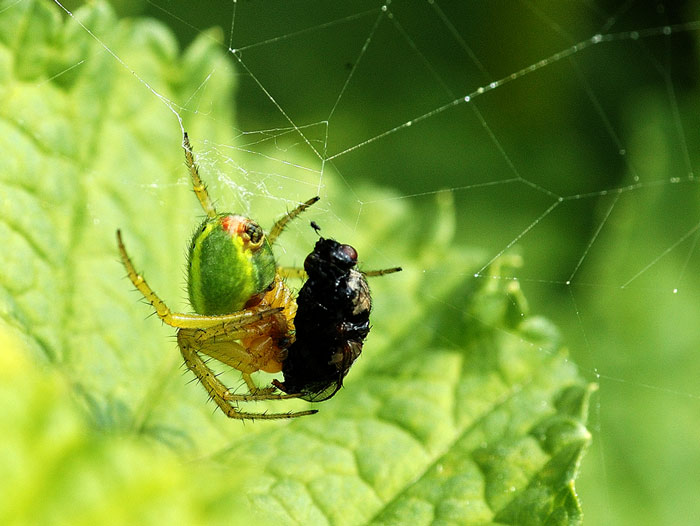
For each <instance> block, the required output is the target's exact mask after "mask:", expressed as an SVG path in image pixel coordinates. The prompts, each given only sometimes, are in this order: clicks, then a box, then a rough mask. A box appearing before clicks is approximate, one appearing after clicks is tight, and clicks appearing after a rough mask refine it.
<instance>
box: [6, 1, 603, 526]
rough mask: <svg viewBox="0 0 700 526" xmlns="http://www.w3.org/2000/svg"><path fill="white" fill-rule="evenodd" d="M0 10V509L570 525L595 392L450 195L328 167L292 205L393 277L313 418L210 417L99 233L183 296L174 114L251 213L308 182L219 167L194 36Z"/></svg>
mask: <svg viewBox="0 0 700 526" xmlns="http://www.w3.org/2000/svg"><path fill="white" fill-rule="evenodd" d="M0 13H2V16H0V100H2V101H3V104H2V105H0V148H1V149H2V151H3V152H4V153H3V170H2V171H1V173H0V183H1V184H2V200H1V201H0V211H1V214H0V245H1V246H2V247H3V251H2V255H1V256H0V265H1V266H0V268H1V269H2V271H1V273H0V346H1V347H2V355H0V361H1V364H2V368H0V375H1V382H2V383H1V384H0V397H1V400H0V404H1V405H2V407H3V408H5V410H4V411H3V412H2V414H1V415H0V422H1V423H0V427H2V429H4V430H6V431H4V432H3V440H2V451H0V469H2V472H3V474H4V475H3V477H2V479H1V480H2V481H1V482H0V491H1V492H2V494H3V495H4V496H9V497H10V498H4V499H3V504H2V505H0V522H2V523H3V524H24V523H27V524H29V523H52V524H83V523H85V524H87V523H90V524H94V523H99V524H118V523H126V522H133V521H138V522H139V523H140V524H150V523H156V522H158V523H179V524H217V523H222V524H223V523H225V524H231V523H232V522H240V523H247V521H248V520H249V514H250V513H253V512H254V513H256V514H258V517H259V518H262V519H265V520H268V521H270V522H274V523H276V524H337V525H354V524H382V525H389V524H417V525H421V524H490V523H498V524H518V525H523V524H533V525H538V524H547V525H550V524H557V525H559V524H567V525H571V524H580V523H581V509H580V506H579V503H578V499H577V497H576V494H575V492H574V485H573V481H574V479H575V476H576V473H577V470H578V466H579V463H580V461H581V457H582V454H583V451H584V450H585V448H586V446H587V444H588V443H589V441H590V435H589V433H588V431H587V430H586V428H585V425H584V423H585V420H586V414H587V408H588V400H589V396H590V393H591V391H592V388H591V386H588V385H586V384H585V383H584V382H583V380H582V379H581V378H580V376H579V375H578V372H577V369H576V367H575V365H574V364H572V363H571V362H569V361H568V359H567V354H566V350H565V349H564V348H563V346H562V344H561V342H560V338H559V335H558V333H557V330H556V328H555V327H553V326H552V325H551V324H550V323H549V322H547V321H546V320H544V319H542V318H540V317H537V316H533V315H530V314H529V313H528V312H527V310H528V309H527V305H526V302H525V299H524V297H523V294H522V292H521V290H520V288H519V285H518V282H517V280H516V279H515V272H516V270H517V268H518V267H519V266H520V264H521V258H520V257H519V256H518V255H517V254H515V253H508V254H505V255H503V256H502V257H501V258H499V259H498V260H497V261H495V262H494V263H492V264H491V265H490V267H488V269H486V270H484V271H480V269H482V267H483V266H484V265H485V262H486V258H485V255H484V254H482V253H480V251H478V250H475V249H472V248H467V247H461V246H454V245H453V244H452V231H453V230H454V225H453V221H454V210H453V208H452V203H451V201H450V196H449V194H445V195H439V196H438V198H437V200H436V202H435V206H434V209H433V210H432V211H431V214H430V217H427V216H423V215H421V214H420V213H419V212H417V211H416V210H413V209H411V208H410V207H409V205H408V203H407V202H406V200H400V199H393V197H395V195H394V194H393V193H391V192H390V191H389V190H384V189H378V188H372V187H366V188H362V189H361V190H362V193H364V194H367V193H371V195H374V196H376V198H377V199H382V200H383V199H385V200H384V201H382V207H381V210H377V209H374V210H373V209H371V207H369V208H366V209H362V208H361V205H360V204H359V203H357V202H353V201H352V199H348V195H349V193H348V188H347V187H345V186H344V184H343V182H342V179H341V178H340V177H338V176H337V175H335V174H334V173H333V172H332V170H331V168H330V167H327V168H326V171H325V172H324V177H323V187H322V192H321V196H322V199H323V200H322V202H321V203H320V204H319V205H318V210H315V211H313V212H310V213H309V219H312V218H320V219H318V220H319V221H321V222H322V225H323V228H324V232H329V233H332V235H333V236H334V237H338V238H339V239H341V240H342V241H344V242H351V243H352V244H353V245H354V246H356V247H357V249H358V252H359V253H360V254H361V256H362V257H363V258H364V261H365V267H366V268H372V267H373V268H378V267H382V266H390V265H395V264H400V265H402V266H403V267H404V269H405V270H404V272H402V273H401V274H398V275H392V276H386V277H383V278H377V279H374V280H373V281H372V283H371V285H372V290H373V295H374V298H375V302H376V309H375V311H374V312H373V329H372V333H371V334H370V336H369V338H368V341H367V344H366V345H365V349H364V352H363V355H362V358H361V359H360V360H358V362H357V364H356V365H355V366H354V367H353V370H352V371H351V372H350V374H349V375H348V377H347V380H346V387H345V388H344V389H342V390H341V392H340V393H339V394H338V395H337V396H335V397H334V398H333V399H332V400H330V401H328V402H325V403H323V404H319V405H318V406H317V408H318V409H319V410H320V413H319V414H317V415H314V416H312V417H305V418H301V419H298V420H294V421H284V422H254V423H246V424H245V425H244V424H242V423H241V422H238V421H229V420H228V419H226V418H225V417H224V416H223V415H222V414H221V413H220V412H217V411H214V410H213V405H212V404H211V403H207V397H206V393H205V392H204V391H203V390H202V389H201V387H200V386H199V385H198V384H196V383H194V382H190V380H191V378H190V376H189V373H185V374H184V376H183V373H182V370H181V359H180V356H179V353H178V352H177V349H176V346H175V344H174V342H173V338H172V336H173V331H172V330H171V329H170V328H168V327H164V326H162V324H160V323H159V322H158V321H157V320H156V319H147V318H148V316H149V314H150V310H149V309H150V307H149V306H147V305H141V304H140V303H139V302H138V301H137V300H138V294H137V293H135V292H134V291H133V290H132V287H131V285H130V283H129V282H128V280H125V279H124V270H123V269H122V268H121V266H120V264H119V262H118V257H117V253H116V244H115V239H114V233H115V231H116V229H117V228H121V229H122V232H123V233H124V237H125V241H126V243H127V246H128V248H129V251H130V253H131V255H132V257H133V259H134V262H135V264H136V265H137V267H138V268H139V270H141V271H143V273H144V274H145V275H146V277H147V279H148V280H149V283H150V284H151V286H152V287H153V288H154V289H155V290H156V291H157V292H158V293H159V295H160V296H161V297H162V298H164V299H165V300H166V302H168V303H169V304H170V305H171V307H172V308H174V309H180V310H187V306H186V305H185V304H184V301H183V300H182V298H183V296H184V295H183V293H182V282H183V275H182V266H183V265H184V255H183V254H184V249H185V247H186V244H187V241H188V236H189V234H190V231H191V229H192V228H193V227H194V226H195V225H196V224H197V223H198V220H199V217H200V216H201V211H200V210H198V209H197V203H196V200H195V198H194V197H193V196H192V195H191V190H190V188H189V182H188V180H187V173H186V171H185V168H184V166H183V163H182V150H181V139H182V135H181V133H182V132H181V128H180V126H179V121H178V119H177V118H176V116H183V117H184V119H185V128H186V129H187V130H188V132H189V133H190V136H191V138H192V139H193V142H194V147H195V149H196V150H197V152H198V153H200V157H199V161H200V165H201V169H202V175H203V177H204V178H205V179H206V180H207V182H209V183H210V189H211V191H212V193H213V194H215V197H216V199H217V203H218V205H219V206H220V207H223V208H228V207H230V208H231V209H237V210H238V211H241V212H243V213H248V214H250V215H252V216H253V217H255V218H256V219H258V220H259V221H260V222H261V223H262V224H263V225H265V224H268V225H269V224H270V223H271V221H272V220H273V218H274V217H277V216H279V215H280V214H282V213H284V211H285V210H286V207H287V206H288V205H289V204H291V203H296V202H299V201H301V200H303V199H305V198H308V197H310V196H311V195H313V194H314V192H315V191H317V190H318V189H317V187H316V186H315V184H316V183H317V182H318V181H317V176H316V175H315V174H306V175H303V174H302V175H300V174H299V173H296V172H295V173H294V175H293V177H288V178H286V179H283V180H285V181H287V182H286V183H285V184H284V185H282V184H280V185H279V186H277V187H275V189H274V191H271V190H270V189H268V188H267V187H265V186H264V185H263V183H260V181H259V180H255V179H254V177H255V174H256V173H259V174H271V173H276V174H280V175H282V176H283V177H284V176H285V172H284V170H293V166H292V165H285V166H286V168H280V166H279V163H274V162H273V161H271V160H269V159H268V160H264V161H261V160H260V158H259V157H258V158H257V159H255V160H251V162H250V164H247V165H246V170H245V173H247V174H248V175H247V176H246V175H243V174H242V173H241V171H236V170H235V169H233V168H231V165H232V164H235V163H238V162H240V163H243V162H244V161H243V160H242V159H241V160H239V159H237V158H236V157H237V154H236V153H233V154H230V153H228V151H227V150H226V148H225V147H219V145H230V144H233V143H235V139H234V138H233V135H234V132H233V129H234V128H233V123H234V115H233V111H232V109H231V107H230V105H231V101H232V100H233V93H234V69H233V67H232V62H231V60H230V57H228V56H227V55H226V54H225V53H223V52H222V49H221V48H220V47H219V46H218V45H217V44H216V35H214V34H209V33H204V34H201V35H200V37H199V38H198V39H197V40H196V41H195V42H194V43H193V44H192V45H191V46H190V47H189V48H188V49H187V50H186V51H184V53H183V54H180V52H179V50H178V47H177V45H176V43H175V41H174V38H173V37H172V36H171V35H170V34H169V33H168V32H167V30H165V29H164V28H163V27H161V26H160V25H158V24H156V23H154V22H152V21H149V20H140V19H135V20H118V19H117V18H116V17H115V15H114V14H113V12H112V11H111V9H110V8H109V7H108V6H107V5H106V4H103V3H99V2H98V3H96V4H95V5H94V6H90V7H86V8H83V9H81V10H80V11H79V12H78V13H76V20H74V19H72V18H70V17H66V16H64V14H63V13H62V12H61V11H60V10H59V8H58V7H57V6H54V5H53V4H51V3H47V2H34V1H29V0H27V1H23V2H12V1H9V2H5V3H3V4H0ZM77 21H79V22H80V23H81V24H83V27H81V26H80V25H79V24H78V23H77ZM86 28H89V30H90V32H92V33H94V34H95V35H99V41H98V40H96V39H94V38H93V37H92V36H91V35H90V33H89V32H88V31H87V29H86ZM115 56H116V57H118V59H117V58H115ZM134 73H136V75H137V76H135V75H134ZM203 91H206V97H204V96H202V95H201V94H202V92H203ZM192 94H196V95H197V96H195V97H193V96H192ZM181 101H187V102H186V103H183V102H181ZM178 104H181V105H178ZM202 104H205V105H206V108H203V107H202V106H201V105H202ZM212 115H214V116H215V117H216V118H210V116H212ZM293 139H294V141H296V142H299V141H297V140H296V139H297V138H296V137H295V138H293ZM281 140H282V139H280V141H281ZM229 156H230V157H229ZM304 156H305V157H304ZM241 157H243V155H242V154H241ZM246 159H247V158H246ZM245 162H246V163H247V160H246V161H245ZM312 162H314V159H313V158H311V156H309V155H308V152H307V153H305V154H303V156H302V157H298V158H297V163H302V164H303V163H312ZM219 174H220V175H224V176H225V177H223V178H222V177H220V176H219V177H217V175H219ZM248 176H249V177H250V178H248ZM305 177H306V179H305ZM233 181H235V184H234V183H232V182H233ZM355 189H357V188H355ZM302 223H304V222H302ZM289 230H290V231H289V232H287V233H285V236H284V239H283V241H282V247H281V248H282V250H280V254H278V257H279V259H280V262H281V264H288V265H294V264H297V263H298V262H299V261H300V260H301V258H303V256H304V254H305V253H308V252H309V250H310V248H311V246H312V244H311V240H312V238H313V234H312V232H310V230H311V229H309V228H307V227H306V226H305V225H304V226H303V227H302V226H296V227H292V228H290V229H289ZM307 230H308V232H307ZM329 235H330V234H329ZM475 274H478V277H475ZM297 286H298V285H297ZM223 369H224V368H223V367H222V370H223ZM225 378H226V381H227V382H228V383H229V385H232V386H234V387H236V386H238V385H240V378H237V377H236V374H235V372H233V373H232V372H227V373H226V375H225ZM259 380H260V382H261V383H265V382H269V379H268V378H260V379H259ZM275 404H276V403H274V402H270V403H268V404H258V405H256V406H255V409H256V410H260V411H264V410H274V411H280V407H281V406H280V405H275ZM277 404H284V406H283V409H282V410H287V409H295V408H299V407H303V405H302V404H303V403H302V402H299V401H292V402H289V403H287V402H277ZM77 495H79V496H80V497H79V498H80V502H81V506H80V507H76V506H75V505H74V504H72V503H73V502H76V499H77V498H78V497H77ZM83 503H84V504H83ZM137 517H138V519H137Z"/></svg>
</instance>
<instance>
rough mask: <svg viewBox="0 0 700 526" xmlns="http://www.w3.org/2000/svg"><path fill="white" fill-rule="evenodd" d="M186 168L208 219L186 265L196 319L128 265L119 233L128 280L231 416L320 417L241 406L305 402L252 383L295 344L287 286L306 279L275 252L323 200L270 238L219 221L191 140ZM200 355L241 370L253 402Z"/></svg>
mask: <svg viewBox="0 0 700 526" xmlns="http://www.w3.org/2000/svg"><path fill="white" fill-rule="evenodd" d="M183 148H184V150H185V163H186V165H187V167H188V169H189V172H190V176H191V179H192V186H193V190H194V193H195V195H196V196H197V198H198V199H199V202H200V204H201V205H202V208H203V209H204V212H205V213H206V215H207V217H206V218H205V220H204V221H203V223H202V224H201V225H200V227H199V228H198V229H197V230H196V232H195V233H194V236H193V237H192V241H191V243H190V249H189V255H188V264H187V277H188V279H187V289H188V292H189V299H190V304H191V306H192V308H193V309H194V311H195V312H196V314H182V313H175V312H172V311H171V310H170V308H168V306H167V305H166V304H165V302H163V300H161V299H160V298H159V297H158V295H157V294H156V293H155V292H154V291H153V289H151V287H150V286H149V285H148V283H146V280H145V279H144V278H143V276H141V275H140V274H139V273H138V272H137V271H136V269H135V268H134V265H133V264H132V262H131V259H130V258H129V256H128V254H127V252H126V247H125V246H124V242H123V240H122V236H121V232H120V231H119V230H117V244H118V247H119V252H120V255H121V260H122V263H123V264H124V267H125V268H126V271H127V275H128V277H129V279H130V280H131V282H132V283H133V284H134V286H135V287H136V288H137V289H138V291H139V292H140V293H141V294H142V295H143V297H144V298H145V299H146V300H147V301H148V302H149V303H150V304H151V305H152V306H153V308H154V309H155V312H156V314H157V315H158V317H159V318H160V319H161V320H162V321H163V322H164V323H166V324H167V325H170V326H171V327H175V328H177V329H178V331H177V343H178V347H179V348H180V352H181V353H182V356H183V358H184V360H185V364H186V365H187V367H188V368H189V369H190V370H191V371H192V372H193V373H194V374H195V376H196V377H197V379H198V380H199V382H200V383H201V384H202V385H203V386H204V388H205V389H206V390H207V392H208V393H209V396H210V397H211V398H212V399H213V400H214V402H215V403H216V404H217V405H218V406H219V407H220V408H221V410H222V411H223V412H224V414H225V415H226V416H228V417H230V418H237V419H256V418H260V419H279V418H293V417H299V416H304V415H311V414H314V413H316V412H317V411H316V410H307V411H299V412H295V413H291V412H290V413H248V412H244V411H241V410H240V409H239V408H238V405H237V404H238V402H247V401H256V400H284V399H289V398H299V397H301V396H302V395H301V394H297V393H280V392H275V391H276V389H275V387H273V386H270V387H266V388H259V387H257V386H256V385H255V383H254V382H253V380H252V378H251V374H252V373H254V372H256V371H265V372H269V373H276V372H279V371H281V370H282V362H283V361H284V359H285V357H286V347H287V346H288V345H289V344H291V343H292V342H293V339H294V325H293V320H294V315H295V313H296V302H295V300H294V296H293V294H292V293H291V291H290V290H289V289H288V288H287V286H286V284H285V282H284V278H286V277H304V275H305V274H304V271H303V270H301V269H294V268H283V267H277V265H276V263H275V259H274V256H273V253H272V245H273V244H274V243H275V241H276V240H277V238H278V237H279V235H280V234H281V233H282V231H283V230H284V228H285V226H286V225H287V223H289V222H290V221H291V220H293V219H294V218H295V217H297V216H298V215H299V214H300V213H302V212H303V211H304V210H306V209H307V208H308V207H310V206H311V205H313V204H314V203H315V202H317V201H318V200H319V198H318V197H313V198H311V199H309V200H308V201H306V202H305V203H302V204H300V205H299V206H297V207H296V208H295V209H294V210H292V211H291V212H288V213H287V214H286V215H284V216H282V217H281V218H280V219H278V220H277V221H276V222H275V223H274V225H273V226H272V229H271V230H270V233H269V234H267V235H265V232H264V231H263V229H262V228H261V227H260V226H259V225H258V224H257V223H256V222H255V221H253V220H252V219H249V218H247V217H244V216H240V215H237V214H229V213H218V212H217V211H216V208H215V207H214V204H213V202H212V200H211V198H210V197H209V193H208V191H207V188H206V185H205V184H204V183H203V182H202V180H201V178H200V176H199V169H198V167H197V164H196V163H195V161H194V157H193V154H192V147H191V145H190V141H189V138H188V136H187V134H186V133H185V134H184V138H183ZM200 353H202V354H205V355H207V356H210V357H212V358H215V359H216V360H218V361H220V362H222V363H224V364H227V365H229V366H231V367H233V368H235V369H238V370H239V371H240V372H241V374H242V377H243V380H244V381H245V383H246V384H247V386H248V390H249V392H248V393H247V394H235V393H232V392H231V391H230V390H229V389H228V388H227V387H226V386H225V385H224V384H223V383H222V382H221V381H220V380H219V379H218V378H217V375H216V374H215V373H214V372H213V371H212V370H211V369H210V368H209V367H208V365H207V364H206V362H205V361H204V360H203V359H202V356H201V355H200Z"/></svg>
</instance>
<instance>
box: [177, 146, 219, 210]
mask: <svg viewBox="0 0 700 526" xmlns="http://www.w3.org/2000/svg"><path fill="white" fill-rule="evenodd" d="M182 148H183V149H184V150H185V164H186V165H187V168H188V170H189V171H190V176H191V178H192V189H193V190H194V193H195V195H196V196H197V199H199V204H201V205H202V208H203V209H204V212H205V213H206V214H207V216H208V217H209V218H210V219H214V218H215V217H216V207H214V202H213V201H212V200H211V197H209V192H208V191H207V185H206V184H204V181H202V178H201V177H199V168H198V167H197V163H195V162H194V155H193V154H192V145H191V144H190V138H189V137H188V135H187V132H185V135H184V136H183V138H182Z"/></svg>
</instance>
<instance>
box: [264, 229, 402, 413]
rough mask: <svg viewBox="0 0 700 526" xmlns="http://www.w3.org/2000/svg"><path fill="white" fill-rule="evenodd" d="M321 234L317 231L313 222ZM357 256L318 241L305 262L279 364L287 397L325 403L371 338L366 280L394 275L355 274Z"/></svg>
mask: <svg viewBox="0 0 700 526" xmlns="http://www.w3.org/2000/svg"><path fill="white" fill-rule="evenodd" d="M311 226H312V227H313V228H314V230H316V232H317V233H318V232H319V230H320V229H319V227H318V225H316V223H314V222H313V221H312V222H311ZM356 265H357V251H356V250H355V249H354V248H353V247H351V246H350V245H344V244H341V243H338V242H337V241H336V240H334V239H324V238H323V237H320V238H319V240H318V241H317V242H316V245H315V247H314V250H313V252H311V254H309V255H308V256H307V257H306V260H305V261H304V270H305V271H306V274H307V276H308V279H307V280H306V282H305V283H304V286H303V287H302V288H301V290H300V291H299V295H298V296H297V312H296V316H295V318H294V325H295V327H296V335H295V336H296V339H295V341H294V343H292V344H291V346H290V347H289V349H288V350H287V358H286V359H285V360H284V363H283V365H282V372H283V374H284V383H282V382H279V381H277V380H274V381H273V385H274V386H275V387H277V388H278V389H280V390H281V391H283V392H286V393H301V398H303V399H304V400H308V401H311V402H321V401H323V400H328V399H329V398H331V397H332V396H333V395H335V393H337V392H338V390H339V389H340V388H341V387H342V385H343V378H344V377H345V375H346V374H347V373H348V371H349V370H350V366H351V365H352V364H353V362H354V361H355V360H356V359H357V358H358V357H359V356H360V353H361V352H362V345H363V342H364V339H365V338H366V337H367V334H368V333H369V329H370V326H369V313H370V310H371V309H372V298H371V296H370V292H369V285H368V284H367V280H366V279H365V276H366V275H368V274H369V275H372V276H377V275H384V274H389V273H392V272H398V271H400V270H401V268H399V267H396V268H391V269H385V270H379V271H373V272H370V273H368V274H363V273H361V272H359V271H358V270H356V269H355V267H356Z"/></svg>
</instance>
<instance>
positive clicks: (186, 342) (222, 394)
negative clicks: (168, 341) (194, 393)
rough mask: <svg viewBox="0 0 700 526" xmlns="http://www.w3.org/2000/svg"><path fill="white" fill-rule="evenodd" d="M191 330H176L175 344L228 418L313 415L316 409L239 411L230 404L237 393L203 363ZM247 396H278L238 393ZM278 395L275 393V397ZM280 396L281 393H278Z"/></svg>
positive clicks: (251, 397)
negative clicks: (281, 411)
mask: <svg viewBox="0 0 700 526" xmlns="http://www.w3.org/2000/svg"><path fill="white" fill-rule="evenodd" d="M192 343H193V342H192V340H191V332H190V331H178V333H177V344H178V346H179V347H180V352H181V353H182V357H183V358H184V359H185V365H187V367H188V368H189V369H190V371H192V372H193V373H194V375H195V376H196V377H197V379H198V380H199V382H200V383H201V384H202V385H203V386H204V388H205V389H206V390H207V393H209V396H211V398H212V400H214V402H215V403H216V405H218V406H219V408H220V409H221V410H222V411H223V412H224V414H225V415H226V416H227V417H229V418H237V419H250V420H254V419H262V420H276V419H281V418H296V417H299V416H305V415H313V414H314V413H316V412H317V411H316V410H314V409H311V410H308V411H299V412H296V413H247V412H244V411H240V410H239V409H238V407H235V406H234V405H233V404H231V401H232V400H233V401H237V400H238V399H237V398H236V396H237V395H234V394H231V393H230V392H229V390H228V389H227V388H226V386H225V385H224V384H222V383H221V381H220V380H219V379H218V378H217V377H216V375H215V374H214V373H213V372H212V370H211V369H209V367H207V365H206V364H205V363H204V361H203V360H202V357H201V356H199V354H198V353H197V351H196V350H195V348H194V346H193V345H192ZM238 396H245V397H248V398H246V400H251V401H254V400H271V399H279V398H269V397H270V396H271V395H269V394H264V395H259V396H256V395H255V394H251V395H238ZM276 396H278V395H275V397H276ZM279 396H281V395H279Z"/></svg>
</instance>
